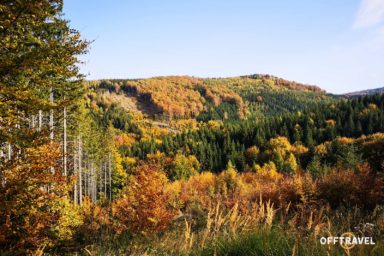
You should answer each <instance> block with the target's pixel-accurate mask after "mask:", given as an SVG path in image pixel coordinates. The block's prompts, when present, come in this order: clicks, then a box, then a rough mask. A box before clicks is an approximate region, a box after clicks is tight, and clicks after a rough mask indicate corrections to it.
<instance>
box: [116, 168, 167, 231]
mask: <svg viewBox="0 0 384 256" xmlns="http://www.w3.org/2000/svg"><path fill="white" fill-rule="evenodd" d="M167 183H168V179H167V177H166V176H165V174H164V172H163V171H162V170H161V169H160V168H159V166H157V165H154V164H144V165H139V166H138V167H137V168H136V169H135V172H134V175H133V176H132V177H131V179H130V181H129V184H128V186H127V187H126V190H125V191H124V195H125V196H123V197H122V198H120V199H118V200H117V201H115V202H114V203H113V206H112V207H113V215H114V218H116V220H117V221H118V223H119V225H118V226H119V227H118V229H117V230H116V231H117V232H119V233H120V232H123V231H125V230H127V229H129V230H130V231H133V232H139V233H140V232H147V231H160V230H163V229H165V228H166V227H167V226H168V224H169V222H170V220H171V219H172V217H173V209H171V208H170V205H169V196H168V194H167V193H166V190H165V187H166V184H167Z"/></svg>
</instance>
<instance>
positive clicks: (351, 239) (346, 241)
mask: <svg viewBox="0 0 384 256" xmlns="http://www.w3.org/2000/svg"><path fill="white" fill-rule="evenodd" d="M320 244H322V245H332V244H333V245H336V244H339V245H340V246H341V247H342V248H344V249H345V250H351V249H352V248H353V247H355V246H356V245H375V242H374V241H373V239H372V237H370V236H361V237H358V236H355V234H353V233H352V232H346V233H344V234H342V235H341V236H329V237H320Z"/></svg>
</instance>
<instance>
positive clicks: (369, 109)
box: [359, 103, 379, 116]
mask: <svg viewBox="0 0 384 256" xmlns="http://www.w3.org/2000/svg"><path fill="white" fill-rule="evenodd" d="M378 110H379V108H378V107H377V105H376V104H373V103H371V104H369V105H368V106H367V107H366V108H364V109H363V110H362V111H361V112H360V113H359V114H360V116H366V115H368V114H369V113H371V112H375V111H378Z"/></svg>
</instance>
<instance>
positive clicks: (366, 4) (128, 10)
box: [64, 0, 384, 93]
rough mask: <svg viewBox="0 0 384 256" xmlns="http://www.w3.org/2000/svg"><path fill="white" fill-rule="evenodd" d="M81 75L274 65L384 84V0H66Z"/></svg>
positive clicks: (283, 72) (258, 70)
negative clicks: (84, 44) (81, 50)
mask: <svg viewBox="0 0 384 256" xmlns="http://www.w3.org/2000/svg"><path fill="white" fill-rule="evenodd" d="M64 13H65V15H64V17H65V18H66V19H68V20H70V25H71V27H73V28H76V29H78V30H79V31H80V32H81V34H82V36H83V38H85V39H88V40H93V43H92V45H91V48H90V50H89V53H88V54H87V55H85V56H82V57H81V59H82V60H83V61H84V62H85V64H83V65H81V71H82V72H83V73H84V74H86V75H87V79H110V78H147V77H153V76H166V75H190V76H197V77H229V76H239V75H248V74H271V75H275V76H278V77H282V78H285V79H288V80H293V81H297V82H301V83H306V84H312V85H318V86H320V87H321V88H323V89H325V90H327V91H328V92H332V93H345V92H351V91H356V90H363V89H369V88H377V87H382V86H384V0H337V1H336V0H321V1H308V0H290V1H288V0H268V1H267V0H264V1H261V0H193V1H192V0H190V1H187V0H161V1H160V0H113V1H105V0H104V1H102V0H64Z"/></svg>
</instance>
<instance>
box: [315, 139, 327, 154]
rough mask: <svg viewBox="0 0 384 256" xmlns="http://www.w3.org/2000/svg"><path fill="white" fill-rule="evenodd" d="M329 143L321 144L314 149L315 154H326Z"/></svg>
mask: <svg viewBox="0 0 384 256" xmlns="http://www.w3.org/2000/svg"><path fill="white" fill-rule="evenodd" d="M329 144H330V142H325V143H322V144H320V145H318V146H316V147H315V153H316V154H318V155H321V156H324V155H326V154H327V153H328V146H329Z"/></svg>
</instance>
